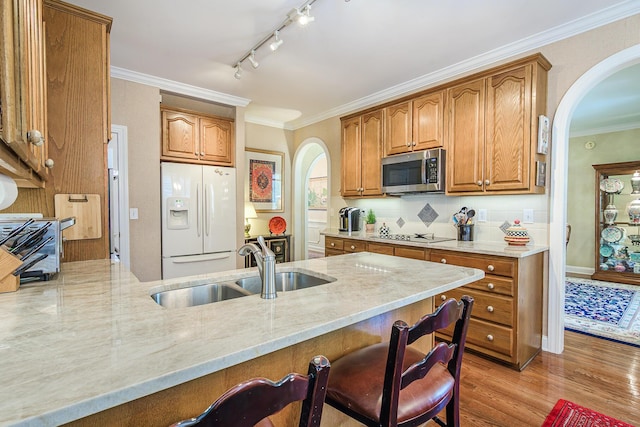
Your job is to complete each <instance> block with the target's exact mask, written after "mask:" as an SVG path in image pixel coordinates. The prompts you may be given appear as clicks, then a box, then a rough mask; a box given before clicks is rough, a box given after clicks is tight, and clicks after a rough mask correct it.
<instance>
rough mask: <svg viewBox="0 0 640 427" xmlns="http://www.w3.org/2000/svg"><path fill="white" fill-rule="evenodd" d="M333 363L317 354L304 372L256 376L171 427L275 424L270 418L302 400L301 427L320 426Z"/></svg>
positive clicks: (236, 426)
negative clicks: (274, 378)
mask: <svg viewBox="0 0 640 427" xmlns="http://www.w3.org/2000/svg"><path fill="white" fill-rule="evenodd" d="M329 368H330V364H329V361H328V360H327V358H326V357H324V356H316V357H314V358H313V359H311V362H309V372H308V374H307V375H306V376H305V375H300V374H296V373H292V374H289V375H287V376H285V377H284V378H282V379H281V380H280V381H277V382H273V381H270V380H267V379H265V378H254V379H251V380H249V381H245V382H243V383H240V384H238V385H236V386H235V387H233V388H231V389H229V390H228V391H226V392H225V393H224V394H223V395H222V396H220V398H218V400H216V401H215V402H214V403H213V404H212V405H211V406H209V408H207V410H206V411H204V412H203V413H202V414H200V415H199V416H198V417H196V418H191V419H188V420H184V421H180V422H178V423H175V424H172V425H171V427H187V426H196V425H197V426H198V427H254V426H256V427H273V424H272V423H271V421H270V420H269V418H267V417H268V416H269V415H273V414H275V413H276V412H278V411H280V410H281V409H282V408H284V407H285V406H287V405H289V404H291V403H293V402H298V401H302V411H301V413H300V424H299V427H310V426H320V418H321V417H322V407H323V404H324V398H325V394H326V391H327V380H328V378H329Z"/></svg>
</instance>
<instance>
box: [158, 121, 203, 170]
mask: <svg viewBox="0 0 640 427" xmlns="http://www.w3.org/2000/svg"><path fill="white" fill-rule="evenodd" d="M197 141H198V118H197V117H196V116H195V115H192V114H186V113H181V112H175V111H164V110H163V111H162V155H163V156H170V157H176V158H179V159H180V158H182V159H194V158H198V157H199V156H200V149H199V147H198V143H197Z"/></svg>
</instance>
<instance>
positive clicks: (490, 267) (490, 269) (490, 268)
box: [487, 264, 496, 271]
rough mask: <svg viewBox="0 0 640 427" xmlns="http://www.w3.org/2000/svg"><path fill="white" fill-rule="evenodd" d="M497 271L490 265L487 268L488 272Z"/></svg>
mask: <svg viewBox="0 0 640 427" xmlns="http://www.w3.org/2000/svg"><path fill="white" fill-rule="evenodd" d="M495 269H496V268H495V267H494V266H493V265H491V264H489V265H488V266H487V270H489V271H493V270H495Z"/></svg>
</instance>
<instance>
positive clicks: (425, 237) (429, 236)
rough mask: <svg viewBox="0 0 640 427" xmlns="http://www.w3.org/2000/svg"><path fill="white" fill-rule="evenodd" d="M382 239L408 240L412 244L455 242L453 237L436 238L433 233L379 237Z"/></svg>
mask: <svg viewBox="0 0 640 427" xmlns="http://www.w3.org/2000/svg"><path fill="white" fill-rule="evenodd" d="M378 237H379V238H380V239H389V240H408V241H412V242H424V243H438V242H446V241H447V240H454V238H453V237H436V236H435V235H434V234H433V233H424V234H418V233H415V234H389V235H388V236H378Z"/></svg>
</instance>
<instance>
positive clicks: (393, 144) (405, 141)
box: [384, 101, 413, 156]
mask: <svg viewBox="0 0 640 427" xmlns="http://www.w3.org/2000/svg"><path fill="white" fill-rule="evenodd" d="M384 122H385V123H384V125H385V126H384V129H385V130H384V155H385V156H390V155H393V154H401V153H406V152H407V151H411V150H413V140H412V138H411V127H412V126H411V101H406V102H401V103H399V104H395V105H391V106H389V107H386V108H385V109H384Z"/></svg>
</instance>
